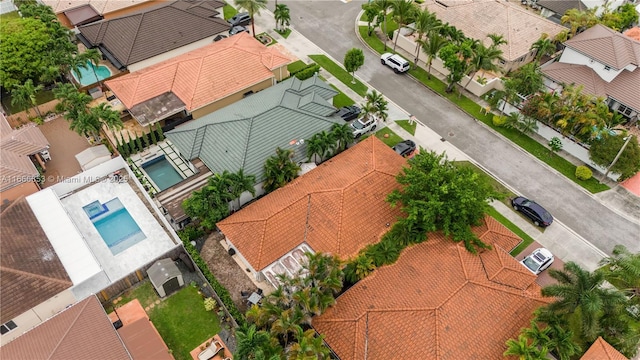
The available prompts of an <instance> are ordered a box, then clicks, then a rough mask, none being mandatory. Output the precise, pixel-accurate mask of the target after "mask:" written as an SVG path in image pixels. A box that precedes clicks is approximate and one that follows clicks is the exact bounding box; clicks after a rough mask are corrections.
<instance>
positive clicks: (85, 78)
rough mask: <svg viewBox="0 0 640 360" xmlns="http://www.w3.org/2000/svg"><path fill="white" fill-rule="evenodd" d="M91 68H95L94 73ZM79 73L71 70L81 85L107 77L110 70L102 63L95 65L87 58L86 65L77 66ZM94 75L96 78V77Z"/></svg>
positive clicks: (109, 75) (109, 74)
mask: <svg viewBox="0 0 640 360" xmlns="http://www.w3.org/2000/svg"><path fill="white" fill-rule="evenodd" d="M93 69H95V70H96V72H95V74H94V73H93ZM78 71H79V73H80V74H79V75H80V76H78V73H76V72H75V71H72V72H71V73H72V74H73V77H74V78H75V79H76V81H78V82H79V83H80V85H82V86H86V85H91V84H94V83H97V82H98V80H100V81H102V80H104V79H108V78H109V77H111V70H109V68H108V67H106V66H104V65H100V66H98V67H96V66H95V65H94V64H93V63H92V62H91V61H89V60H87V67H86V68H84V67H79V68H78ZM96 75H98V78H97V79H96Z"/></svg>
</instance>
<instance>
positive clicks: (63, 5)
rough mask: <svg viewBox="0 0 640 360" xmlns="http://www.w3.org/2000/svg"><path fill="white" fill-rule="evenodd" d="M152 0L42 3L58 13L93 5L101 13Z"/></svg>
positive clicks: (65, 0) (51, 0)
mask: <svg viewBox="0 0 640 360" xmlns="http://www.w3.org/2000/svg"><path fill="white" fill-rule="evenodd" d="M148 1H152V0H127V1H122V0H73V1H69V0H42V3H43V4H45V5H47V6H50V7H51V8H52V9H53V12H54V13H56V14H58V13H61V12H64V11H67V10H70V9H73V8H76V7H79V6H83V5H87V4H89V5H91V6H93V8H94V9H96V11H98V13H99V14H101V15H104V14H109V13H111V12H114V11H118V10H122V9H126V8H128V7H130V6H136V5H139V4H144V3H146V2H148Z"/></svg>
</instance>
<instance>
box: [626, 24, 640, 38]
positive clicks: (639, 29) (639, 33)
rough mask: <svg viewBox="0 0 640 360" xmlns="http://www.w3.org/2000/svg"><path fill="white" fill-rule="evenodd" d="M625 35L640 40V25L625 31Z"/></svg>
mask: <svg viewBox="0 0 640 360" xmlns="http://www.w3.org/2000/svg"><path fill="white" fill-rule="evenodd" d="M624 36H627V37H630V38H632V39H633V40H636V41H640V26H636V27H632V28H631V29H629V30H627V31H625V32H624Z"/></svg>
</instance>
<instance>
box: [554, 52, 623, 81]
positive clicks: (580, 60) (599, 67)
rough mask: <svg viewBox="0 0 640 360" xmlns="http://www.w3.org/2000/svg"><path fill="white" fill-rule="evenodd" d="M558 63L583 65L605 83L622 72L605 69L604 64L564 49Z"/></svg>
mask: <svg viewBox="0 0 640 360" xmlns="http://www.w3.org/2000/svg"><path fill="white" fill-rule="evenodd" d="M560 62H561V63H565V64H576V65H585V66H588V67H590V68H591V69H593V71H595V72H596V74H598V76H600V77H601V78H602V80H604V81H606V82H611V81H612V80H613V79H615V77H616V76H618V74H620V73H621V72H622V70H623V69H620V70H615V69H612V68H611V69H609V70H607V69H606V68H605V65H604V64H601V63H599V62H597V61H595V60H593V59H591V58H589V57H588V56H586V55H583V54H581V53H579V52H577V51H575V50H573V49H571V48H568V47H567V48H565V49H564V51H563V52H562V56H561V57H560Z"/></svg>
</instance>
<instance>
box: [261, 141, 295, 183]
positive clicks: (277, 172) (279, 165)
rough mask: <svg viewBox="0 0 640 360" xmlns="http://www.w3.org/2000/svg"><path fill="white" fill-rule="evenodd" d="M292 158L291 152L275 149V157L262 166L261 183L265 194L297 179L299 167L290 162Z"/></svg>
mask: <svg viewBox="0 0 640 360" xmlns="http://www.w3.org/2000/svg"><path fill="white" fill-rule="evenodd" d="M292 158H293V150H291V149H286V150H285V149H281V148H277V149H276V155H275V156H272V157H270V158H268V159H267V161H266V162H265V164H264V177H265V180H264V183H263V188H264V190H265V191H266V192H271V191H274V190H275V189H278V188H281V187H283V186H285V185H286V184H287V183H289V182H291V181H292V180H293V179H295V178H296V177H298V171H300V167H299V166H298V165H297V164H296V163H294V162H293V161H292V160H291V159H292Z"/></svg>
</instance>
